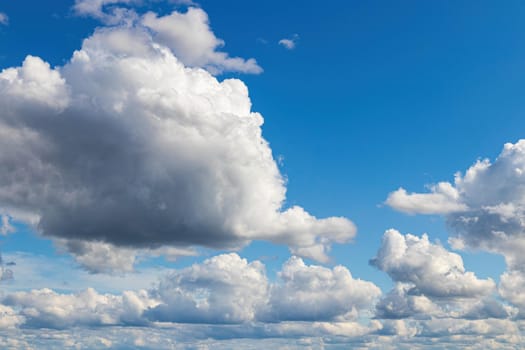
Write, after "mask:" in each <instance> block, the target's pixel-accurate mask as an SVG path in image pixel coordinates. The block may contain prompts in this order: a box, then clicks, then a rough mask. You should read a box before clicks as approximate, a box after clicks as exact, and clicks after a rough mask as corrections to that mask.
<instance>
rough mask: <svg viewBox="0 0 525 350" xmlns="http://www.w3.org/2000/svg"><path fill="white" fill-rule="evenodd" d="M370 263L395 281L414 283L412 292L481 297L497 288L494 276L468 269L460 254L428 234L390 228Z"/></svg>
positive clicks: (431, 294)
mask: <svg viewBox="0 0 525 350" xmlns="http://www.w3.org/2000/svg"><path fill="white" fill-rule="evenodd" d="M371 264H372V265H374V266H376V267H377V268H379V269H380V270H382V271H385V272H386V273H388V275H389V276H390V277H391V278H392V279H393V280H394V281H396V282H402V283H411V284H412V285H413V293H420V294H423V295H425V296H428V297H478V296H482V295H487V294H490V293H491V292H492V291H493V290H494V289H495V283H494V281H493V280H492V279H490V278H489V279H479V278H477V277H476V275H475V274H474V273H473V272H470V271H466V270H465V267H464V266H463V259H462V258H461V256H460V255H458V254H455V253H452V252H449V251H447V250H446V249H445V248H443V247H442V246H441V245H439V244H434V243H431V242H430V241H429V239H428V236H427V235H423V236H422V237H417V236H414V235H411V234H407V235H402V234H401V233H399V232H398V231H396V230H393V229H390V230H387V231H386V232H385V234H384V236H383V241H382V244H381V248H380V249H379V251H378V253H377V256H376V257H375V258H374V259H372V260H371Z"/></svg>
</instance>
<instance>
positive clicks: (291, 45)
mask: <svg viewBox="0 0 525 350" xmlns="http://www.w3.org/2000/svg"><path fill="white" fill-rule="evenodd" d="M298 40H299V35H298V34H294V35H293V36H292V37H291V38H283V39H281V40H279V45H282V46H284V47H285V48H286V49H288V50H293V49H295V46H296V45H297V41H298Z"/></svg>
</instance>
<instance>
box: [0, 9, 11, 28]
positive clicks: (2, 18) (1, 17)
mask: <svg viewBox="0 0 525 350" xmlns="http://www.w3.org/2000/svg"><path fill="white" fill-rule="evenodd" d="M0 24H3V25H5V26H6V25H8V24H9V17H7V15H6V14H5V13H3V12H0Z"/></svg>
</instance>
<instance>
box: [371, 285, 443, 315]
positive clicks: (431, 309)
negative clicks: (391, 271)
mask: <svg viewBox="0 0 525 350" xmlns="http://www.w3.org/2000/svg"><path fill="white" fill-rule="evenodd" d="M411 288H412V286H411V285H409V284H403V283H396V285H395V286H394V288H393V289H392V290H391V291H390V292H389V293H388V294H387V295H386V296H385V297H384V298H383V299H381V300H380V301H379V303H377V305H376V317H377V318H380V319H402V318H408V317H416V318H429V317H431V316H433V315H436V314H439V313H440V310H439V307H438V306H437V305H436V304H434V302H433V301H432V300H431V299H429V298H428V297H426V296H425V295H413V294H410V293H409V291H410V289H411Z"/></svg>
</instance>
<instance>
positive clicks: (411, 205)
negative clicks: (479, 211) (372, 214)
mask: <svg viewBox="0 0 525 350" xmlns="http://www.w3.org/2000/svg"><path fill="white" fill-rule="evenodd" d="M386 204H388V205H389V206H391V207H392V208H395V209H396V210H399V211H402V212H405V213H409V214H416V213H421V214H447V213H452V212H457V211H463V210H465V209H466V206H465V205H464V204H463V203H460V202H459V193H458V191H457V189H456V188H454V187H453V186H452V185H451V184H450V183H448V182H440V183H438V184H437V185H435V186H431V187H430V193H407V191H406V190H405V189H404V188H400V189H398V190H397V191H395V192H392V193H390V195H389V196H388V198H387V200H386Z"/></svg>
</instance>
